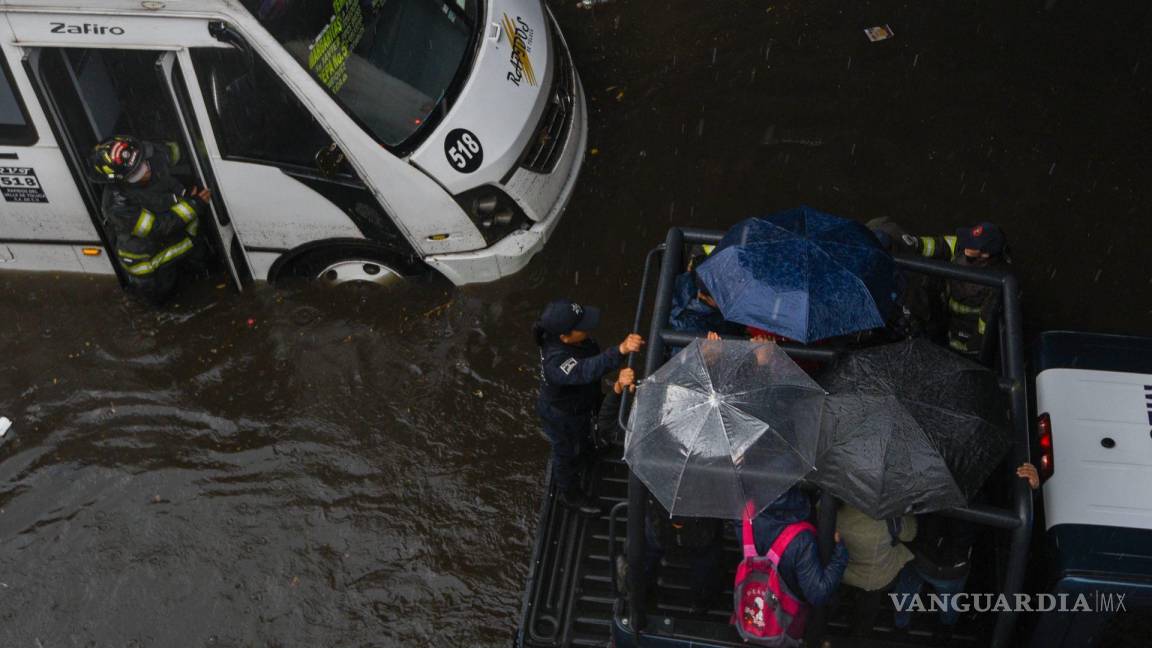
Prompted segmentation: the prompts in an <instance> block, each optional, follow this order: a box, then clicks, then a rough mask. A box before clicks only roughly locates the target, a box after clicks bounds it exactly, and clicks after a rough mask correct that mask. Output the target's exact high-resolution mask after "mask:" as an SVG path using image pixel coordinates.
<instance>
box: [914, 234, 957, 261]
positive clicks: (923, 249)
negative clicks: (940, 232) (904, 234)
mask: <svg viewBox="0 0 1152 648" xmlns="http://www.w3.org/2000/svg"><path fill="white" fill-rule="evenodd" d="M955 246H956V237H955V236H919V237H916V247H917V249H918V250H919V251H920V256H922V257H927V258H929V259H944V260H948V259H951V258H952V255H953V254H954V252H955V250H954V248H955Z"/></svg>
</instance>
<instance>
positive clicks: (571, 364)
mask: <svg viewBox="0 0 1152 648" xmlns="http://www.w3.org/2000/svg"><path fill="white" fill-rule="evenodd" d="M577 364H579V362H577V361H576V358H568V359H567V360H565V361H564V362H563V363H562V364H561V365H560V371H563V372H564V375H566V376H567V375H570V374H571V373H572V370H573V369H575V368H576V365H577Z"/></svg>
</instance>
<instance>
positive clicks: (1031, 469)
mask: <svg viewBox="0 0 1152 648" xmlns="http://www.w3.org/2000/svg"><path fill="white" fill-rule="evenodd" d="M1016 476H1017V477H1019V478H1021V479H1025V480H1027V481H1028V487H1029V488H1031V489H1032V490H1036V489H1037V488H1040V473H1039V472H1037V471H1036V466H1033V465H1032V464H1030V463H1027V462H1025V463H1022V464H1020V467H1019V468H1017V469H1016Z"/></svg>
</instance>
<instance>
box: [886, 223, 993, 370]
mask: <svg viewBox="0 0 1152 648" xmlns="http://www.w3.org/2000/svg"><path fill="white" fill-rule="evenodd" d="M902 242H903V243H904V244H905V246H907V247H909V248H914V249H916V250H917V251H919V253H920V254H921V255H922V256H925V257H928V258H930V259H946V260H949V261H951V262H952V263H955V264H957V265H961V266H966V267H972V268H1003V267H1005V266H1006V265H1007V264H1008V263H1009V259H1008V255H1007V247H1008V246H1007V241H1006V239H1005V237H1004V232H1003V231H1002V230H1001V229H1000V228H999V227H998V226H997V225H995V224H993V223H980V224H978V225H974V226H972V227H961V228H960V229H958V230H956V235H955V236H919V237H913V236H911V235H908V234H905V235H903V236H902ZM944 298H945V299H946V300H947V307H948V346H949V347H951V348H952V349H953V350H954V351H957V352H959V353H962V354H964V355H966V356H969V357H971V358H973V359H975V360H983V359H984V347H985V344H986V342H987V339H986V333H987V330H988V326H989V324H990V323H991V322H992V321H993V318H995V317H996V314H997V312H998V311H999V309H1000V291H999V290H997V289H996V288H993V287H991V286H983V285H979V284H974V283H969V282H964V281H955V280H950V281H948V283H947V284H946V285H945V288H944Z"/></svg>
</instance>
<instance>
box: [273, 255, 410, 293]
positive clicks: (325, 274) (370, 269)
mask: <svg viewBox="0 0 1152 648" xmlns="http://www.w3.org/2000/svg"><path fill="white" fill-rule="evenodd" d="M391 257H392V255H390V254H388V253H387V252H386V251H384V250H379V249H374V248H371V247H368V246H351V247H344V246H341V247H337V248H322V249H319V250H312V251H309V252H305V253H303V254H300V255H299V256H297V257H296V258H293V259H290V260H288V261H287V262H286V263H284V264H283V265H282V266H281V267H280V268H277V269H276V270H277V272H276V273H275V277H274V278H273V282H276V281H280V280H282V279H286V278H297V279H309V280H314V281H317V282H322V283H326V284H331V285H338V284H343V283H359V284H377V285H381V286H384V285H393V284H395V283H397V282H400V281H403V280H404V279H405V277H406V276H408V275H411V274H412V273H411V272H405V271H404V270H410V269H409V268H406V267H405V266H406V265H410V264H404V263H403V262H402V260H401V259H399V258H391Z"/></svg>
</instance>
